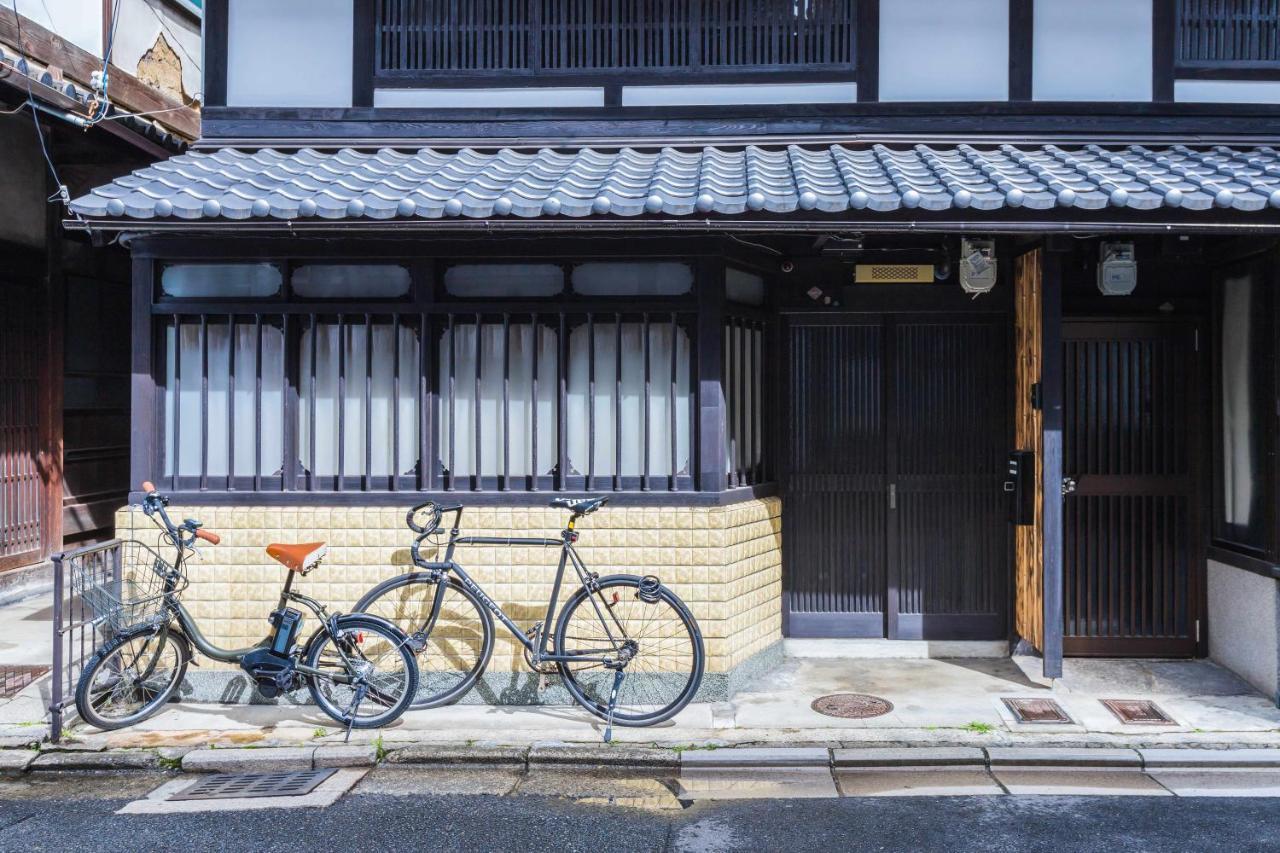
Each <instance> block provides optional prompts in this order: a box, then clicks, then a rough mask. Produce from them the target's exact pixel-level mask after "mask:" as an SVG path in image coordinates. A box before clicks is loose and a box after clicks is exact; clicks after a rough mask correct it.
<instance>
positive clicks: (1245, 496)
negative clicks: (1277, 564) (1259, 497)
mask: <svg viewBox="0 0 1280 853" xmlns="http://www.w3.org/2000/svg"><path fill="white" fill-rule="evenodd" d="M1255 286H1256V283H1255V281H1254V279H1253V277H1252V276H1250V275H1248V274H1245V275H1241V276H1235V277H1232V278H1227V279H1225V280H1224V281H1223V282H1222V328H1223V329H1229V330H1231V333H1230V334H1229V335H1223V339H1222V490H1223V494H1222V508H1223V514H1224V520H1225V521H1226V522H1227V523H1228V524H1234V525H1240V526H1241V527H1248V526H1249V522H1250V517H1251V516H1252V514H1253V503H1254V501H1253V490H1254V471H1253V457H1254V453H1253V447H1252V443H1253V441H1254V436H1253V434H1252V431H1251V429H1250V427H1251V425H1252V423H1253V416H1252V414H1251V412H1252V407H1253V405H1254V401H1253V399H1252V393H1251V388H1250V387H1249V379H1250V377H1251V375H1252V371H1251V370H1250V369H1249V358H1250V352H1249V350H1250V345H1251V341H1250V334H1249V333H1250V331H1251V328H1252V324H1251V323H1250V319H1249V308H1250V305H1251V303H1252V295H1253V293H1252V290H1253V288H1254V287H1255Z"/></svg>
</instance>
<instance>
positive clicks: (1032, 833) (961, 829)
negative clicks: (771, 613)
mask: <svg viewBox="0 0 1280 853" xmlns="http://www.w3.org/2000/svg"><path fill="white" fill-rule="evenodd" d="M41 775H42V777H43V778H41V779H40V780H39V781H27V782H24V783H22V784H16V783H6V784H4V785H0V850H4V851H9V850H15V851H16V850H22V851H29V850H77V851H85V850H93V851H116V850H120V851H130V853H136V851H149V850H165V851H173V850H181V851H204V850H235V851H243V850H252V851H266V850H272V851H274V850H305V851H311V853H314V851H322V850H344V851H352V850H355V851H359V850H474V851H497V850H512V851H524V850H535V849H536V850H554V851H576V850H582V851H593V853H605V851H666V850H671V851H699V853H711V851H738V850H750V851H772V850H803V851H823V850H839V851H848V850H874V851H881V850H884V851H889V850H910V851H935V850H936V851H947V853H955V851H964V850H982V851H1017V853H1027V851H1040V850H1044V851H1086V850H1087V851H1095V850H1097V851H1103V850H1105V851H1108V853H1120V851H1149V850H1160V851H1197V850H1205V851H1214V853H1225V852H1226V851H1232V853H1236V851H1239V852H1240V853H1243V851H1274V850H1276V849H1280V810H1278V806H1280V801H1277V800H1274V799H1270V800H1267V799H1175V798H1153V797H1051V798H1050V797H963V798H887V799H874V798H870V799H821V800H795V799H790V800H788V799H780V800H750V801H737V802H722V803H710V802H703V803H696V804H694V805H692V806H690V807H689V808H686V809H683V810H679V809H677V810H642V809H637V808H623V807H618V806H615V805H599V804H590V803H582V802H579V801H575V800H573V799H566V798H562V797H554V796H541V795H519V794H517V795H508V796H495V795H493V794H476V795H458V794H451V795H430V794H415V795H404V794H396V793H375V792H365V793H360V792H355V793H352V794H349V795H347V796H346V797H344V798H343V799H342V800H341V801H339V802H338V803H337V804H336V805H334V806H331V807H329V808H326V809H292V810H269V811H256V812H252V811H250V812H235V813H229V814H228V813H213V814H211V813H205V814H192V815H145V816H118V815H115V814H113V812H114V811H115V810H116V809H118V808H119V807H120V806H122V805H123V804H124V803H125V802H128V801H129V800H131V799H135V798H137V797H140V796H142V795H143V794H145V793H146V792H148V791H150V790H151V789H152V788H154V787H156V786H157V785H158V784H160V783H161V782H162V781H164V777H159V776H155V775H152V774H131V775H115V776H113V775H104V776H92V777H89V776H66V777H63V776H62V775H61V774H41Z"/></svg>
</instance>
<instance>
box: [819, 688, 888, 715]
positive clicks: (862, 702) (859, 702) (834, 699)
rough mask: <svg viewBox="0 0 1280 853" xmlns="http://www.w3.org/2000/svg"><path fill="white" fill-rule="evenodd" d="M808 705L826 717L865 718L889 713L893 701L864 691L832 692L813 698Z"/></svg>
mask: <svg viewBox="0 0 1280 853" xmlns="http://www.w3.org/2000/svg"><path fill="white" fill-rule="evenodd" d="M809 707H810V708H812V709H813V710H815V711H817V712H818V713H819V714H825V715H827V716H828V717H843V718H845V719H848V720H865V719H867V718H869V717H879V716H883V715H884V714H887V713H889V712H890V711H892V710H893V703H892V702H890V701H889V700H888V699H881V698H880V697H879V696H869V695H868V694H866V693H832V694H831V695H830V696H820V697H819V698H817V699H814V700H813V704H812V705H810V706H809Z"/></svg>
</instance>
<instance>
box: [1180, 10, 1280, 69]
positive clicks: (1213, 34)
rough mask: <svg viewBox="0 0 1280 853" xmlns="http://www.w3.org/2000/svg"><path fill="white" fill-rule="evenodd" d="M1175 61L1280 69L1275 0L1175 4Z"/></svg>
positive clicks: (1278, 18)
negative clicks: (1176, 8) (1176, 5)
mask: <svg viewBox="0 0 1280 853" xmlns="http://www.w3.org/2000/svg"><path fill="white" fill-rule="evenodd" d="M1176 33H1177V36H1176V37H1177V46H1176V49H1175V56H1176V57H1177V63H1178V65H1179V66H1180V67H1182V68H1184V69H1196V68H1201V69H1203V68H1236V69H1243V68H1259V69H1261V68H1271V69H1275V68H1280V3H1278V2H1276V0H1178V12H1177V29H1176Z"/></svg>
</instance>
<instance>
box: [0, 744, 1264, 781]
mask: <svg viewBox="0 0 1280 853" xmlns="http://www.w3.org/2000/svg"><path fill="white" fill-rule="evenodd" d="M378 764H386V765H401V766H409V765H422V766H434V767H448V766H454V767H458V766H462V767H468V766H470V767H510V768H512V769H516V768H519V769H535V768H536V769H544V770H554V769H557V768H564V769H576V770H581V769H584V768H613V769H619V770H655V769H669V770H681V769H684V770H744V771H745V770H753V769H759V770H780V769H781V770H785V769H798V768H833V769H835V770H846V769H847V770H871V769H895V768H899V769H900V768H931V767H932V768H943V767H985V768H991V769H1079V770H1083V769H1093V770H1099V769H1106V770H1114V769H1124V770H1139V771H1142V770H1177V769H1200V770H1204V769H1215V770H1216V769H1238V770H1244V769H1280V744H1278V746H1277V748H1248V749H1104V748H1094V749H1074V748H1066V747H1064V748H1013V747H988V748H981V747H904V748H869V749H848V748H834V749H829V748H826V747H715V748H706V749H699V748H697V747H692V748H689V747H686V748H684V749H667V748H662V747H652V746H635V747H633V746H623V747H607V746H595V745H588V746H574V745H571V744H536V745H534V746H532V747H510V746H462V745H443V744H442V745H430V744H413V745H407V746H403V747H399V748H392V749H390V750H388V751H386V752H384V753H382V755H381V756H380V755H379V750H378V748H377V747H375V746H374V745H373V744H319V745H313V746H305V747H261V748H226V749H207V748H206V749H192V750H189V751H186V752H185V753H184V752H180V751H179V750H175V749H172V748H169V747H161V748H158V749H154V750H144V749H120V750H114V751H112V750H88V749H70V750H68V749H53V750H44V751H39V752H37V751H35V750H31V749H0V774H14V773H24V772H33V773H34V772H51V771H105V770H115V771H130V770H179V769H180V770H181V771H183V772H185V773H254V772H256V773H271V772H291V771H298V770H312V769H320V768H333V767H336V768H359V767H373V766H375V765H378Z"/></svg>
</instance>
